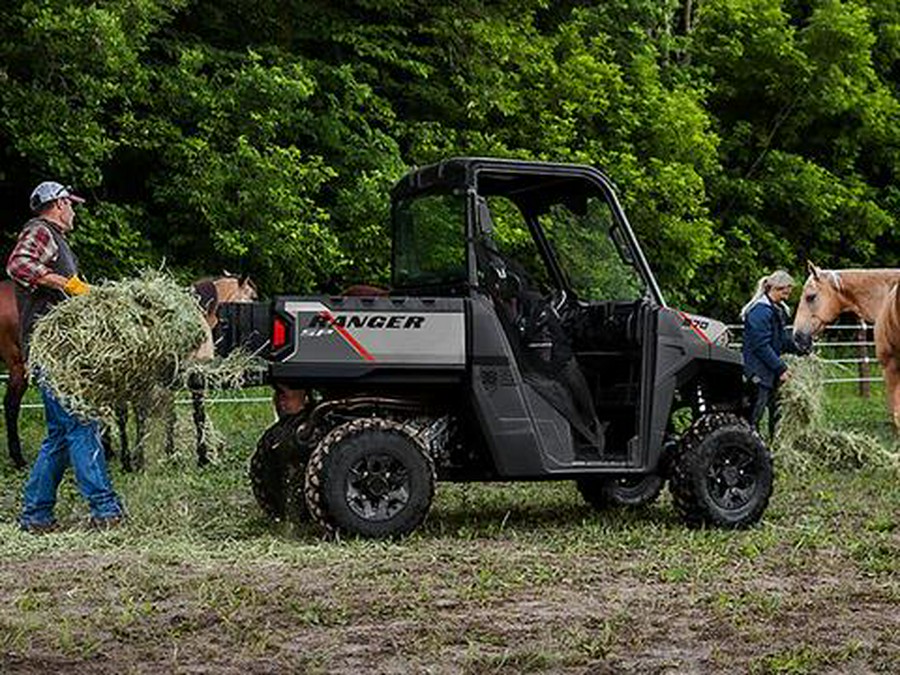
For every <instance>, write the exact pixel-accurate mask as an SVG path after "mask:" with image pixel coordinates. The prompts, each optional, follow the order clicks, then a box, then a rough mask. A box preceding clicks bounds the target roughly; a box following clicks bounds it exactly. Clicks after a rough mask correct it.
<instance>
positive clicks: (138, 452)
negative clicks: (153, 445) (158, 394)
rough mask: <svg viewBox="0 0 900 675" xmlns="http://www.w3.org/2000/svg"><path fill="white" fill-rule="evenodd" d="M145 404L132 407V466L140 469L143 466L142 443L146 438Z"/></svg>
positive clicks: (146, 412) (146, 413)
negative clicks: (133, 428) (134, 439)
mask: <svg viewBox="0 0 900 675" xmlns="http://www.w3.org/2000/svg"><path fill="white" fill-rule="evenodd" d="M147 415H148V411H147V406H146V405H141V404H138V405H136V406H135V407H134V424H135V438H136V439H137V440H136V441H135V444H134V466H135V468H136V469H137V470H138V471H140V470H141V469H143V468H144V443H145V442H146V440H147Z"/></svg>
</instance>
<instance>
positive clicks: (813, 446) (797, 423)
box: [774, 356, 900, 471]
mask: <svg viewBox="0 0 900 675" xmlns="http://www.w3.org/2000/svg"><path fill="white" fill-rule="evenodd" d="M788 358H790V359H791V360H790V369H791V377H790V379H789V380H788V381H787V382H786V383H784V384H783V385H782V386H781V389H780V392H781V420H780V422H779V424H778V428H777V429H776V431H775V440H774V449H775V454H776V457H777V458H778V461H779V462H780V463H782V464H783V465H784V466H785V467H786V468H789V469H791V470H794V471H806V470H808V469H811V468H815V467H827V468H830V469H838V470H846V469H859V468H862V467H893V468H897V467H900V455H898V454H897V453H896V452H894V451H891V450H888V449H887V448H885V447H884V445H882V444H881V443H880V442H879V441H878V440H877V439H876V438H873V437H872V436H869V435H868V434H864V433H860V432H857V431H842V430H839V429H835V428H833V427H832V426H831V425H830V424H829V422H828V420H827V419H826V417H825V409H824V396H825V385H824V379H825V363H824V362H823V361H822V360H821V359H818V358H817V357H815V356H809V357H805V358H791V357H788Z"/></svg>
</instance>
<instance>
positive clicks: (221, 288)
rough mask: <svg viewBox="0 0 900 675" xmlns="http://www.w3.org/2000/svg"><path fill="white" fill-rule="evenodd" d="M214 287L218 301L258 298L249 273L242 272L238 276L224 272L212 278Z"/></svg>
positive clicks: (250, 300) (251, 300)
mask: <svg viewBox="0 0 900 675" xmlns="http://www.w3.org/2000/svg"><path fill="white" fill-rule="evenodd" d="M213 285H214V286H215V287H216V295H217V296H218V302H219V303H220V304H221V303H223V302H253V301H254V300H257V299H258V298H259V293H257V291H256V284H254V283H253V280H252V279H250V277H249V275H246V274H242V275H240V276H237V275H234V274H229V273H228V272H225V274H224V275H223V276H221V277H218V278H217V279H214V280H213Z"/></svg>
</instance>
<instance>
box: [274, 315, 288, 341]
mask: <svg viewBox="0 0 900 675" xmlns="http://www.w3.org/2000/svg"><path fill="white" fill-rule="evenodd" d="M287 335H288V327H287V323H285V321H284V319H282V318H281V317H280V316H276V317H275V318H274V319H273V320H272V349H281V348H282V347H284V346H285V345H286V344H287Z"/></svg>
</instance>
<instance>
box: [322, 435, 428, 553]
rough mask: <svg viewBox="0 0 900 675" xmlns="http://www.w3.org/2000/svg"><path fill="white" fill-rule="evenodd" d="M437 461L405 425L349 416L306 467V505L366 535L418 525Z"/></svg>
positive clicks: (330, 525) (327, 520) (329, 525)
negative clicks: (349, 418)
mask: <svg viewBox="0 0 900 675" xmlns="http://www.w3.org/2000/svg"><path fill="white" fill-rule="evenodd" d="M434 481H435V475H434V463H433V462H432V460H431V457H430V456H429V455H428V453H427V451H426V450H425V448H424V447H422V446H421V445H420V444H419V442H418V441H416V440H415V438H414V436H413V435H412V433H410V432H409V431H408V430H407V428H406V427H405V426H403V425H402V424H400V423H398V422H394V421H391V420H385V419H378V418H365V419H359V420H354V421H352V422H348V423H347V424H344V425H342V426H340V427H338V428H336V429H334V430H333V431H332V432H330V433H329V434H328V435H327V436H326V437H325V438H324V439H323V440H322V442H321V443H320V444H319V445H318V446H317V447H316V449H315V451H314V452H313V453H312V456H311V457H310V460H309V464H308V466H307V468H306V482H305V493H306V505H307V508H308V509H309V512H310V514H311V515H312V517H313V519H314V520H316V521H318V522H319V523H321V524H322V525H323V526H325V528H326V529H328V530H330V531H338V532H343V533H346V534H351V535H357V536H361V537H368V538H378V539H382V538H391V537H399V536H403V535H405V534H408V533H410V532H412V531H413V530H414V529H416V528H417V527H418V526H419V525H420V524H421V523H422V521H423V520H424V519H425V516H426V515H427V513H428V509H429V508H430V506H431V500H432V497H433V496H434Z"/></svg>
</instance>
